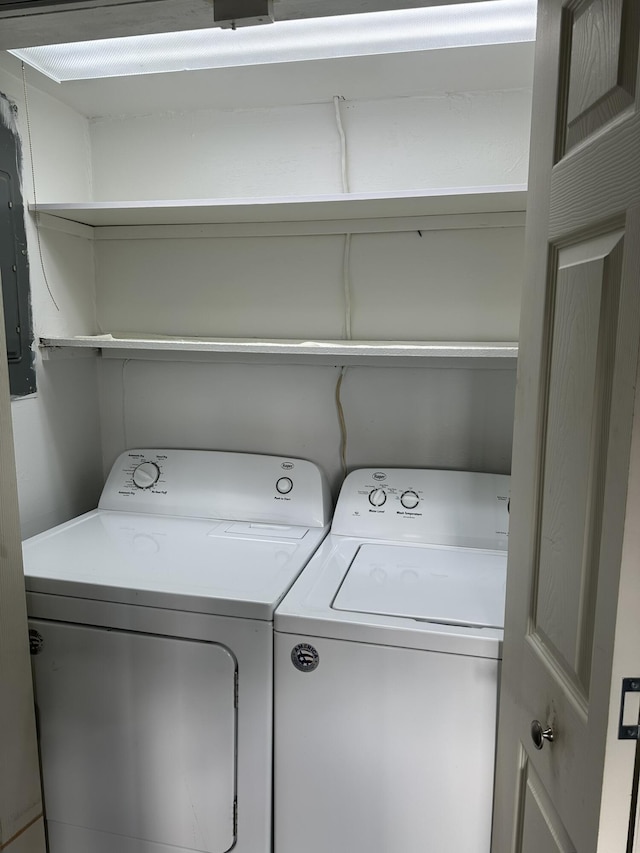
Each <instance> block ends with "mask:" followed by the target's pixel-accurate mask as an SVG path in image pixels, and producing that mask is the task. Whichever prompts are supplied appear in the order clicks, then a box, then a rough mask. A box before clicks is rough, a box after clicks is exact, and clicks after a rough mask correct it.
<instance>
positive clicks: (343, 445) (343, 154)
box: [333, 95, 351, 479]
mask: <svg viewBox="0 0 640 853" xmlns="http://www.w3.org/2000/svg"><path fill="white" fill-rule="evenodd" d="M340 101H344V97H342V96H341V95H334V96H333V108H334V111H335V117H336V127H337V129H338V135H339V136H340V174H341V177H342V192H343V193H348V192H350V190H349V173H348V169H347V137H346V135H345V132H344V127H343V125H342V116H341V114H340ZM350 267H351V234H345V235H344V249H343V253H342V283H343V287H344V331H345V338H346V339H347V340H348V341H349V340H351V276H350ZM346 373H347V368H346V367H345V366H344V365H343V366H342V367H341V368H340V374H339V376H338V381H337V382H336V392H335V398H336V411H337V413H338V423H339V425H340V465H341V466H342V478H343V479H344V478H345V477H346V476H347V422H346V420H345V417H344V409H343V408H342V398H341V391H342V382H343V380H344V377H345V375H346Z"/></svg>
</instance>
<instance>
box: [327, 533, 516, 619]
mask: <svg viewBox="0 0 640 853" xmlns="http://www.w3.org/2000/svg"><path fill="white" fill-rule="evenodd" d="M506 576H507V555H506V553H504V552H499V551H482V550H479V549H476V548H454V547H442V546H440V547H431V546H420V547H418V546H411V545H373V544H365V545H362V546H361V547H360V548H359V549H358V552H357V554H356V556H355V558H354V559H353V562H352V563H351V566H350V568H349V571H348V572H347V574H346V576H345V579H344V581H343V583H342V585H341V587H340V589H339V591H338V594H337V595H336V597H335V599H334V601H333V605H332V607H333V608H334V609H335V610H346V611H351V612H355V613H375V614H378V615H384V616H400V617H406V618H409V619H416V620H420V621H425V622H439V623H443V624H446V625H468V626H473V627H479V628H503V627H504V601H505V585H506Z"/></svg>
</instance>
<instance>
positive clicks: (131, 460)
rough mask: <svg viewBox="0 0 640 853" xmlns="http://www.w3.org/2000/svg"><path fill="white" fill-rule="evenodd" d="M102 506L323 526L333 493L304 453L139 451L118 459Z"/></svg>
mask: <svg viewBox="0 0 640 853" xmlns="http://www.w3.org/2000/svg"><path fill="white" fill-rule="evenodd" d="M99 508H100V509H110V510H118V511H120V512H127V511H129V512H137V513H149V514H157V515H176V516H184V517H190V518H216V519H230V520H233V521H249V522H251V521H255V522H270V523H275V524H290V525H303V526H305V527H324V526H326V525H327V524H328V523H329V520H330V511H331V498H330V493H329V488H328V485H327V483H326V480H325V477H324V475H323V474H322V472H321V471H320V469H319V468H318V466H317V465H314V464H313V463H312V462H307V461H306V460H304V459H290V458H285V457H280V456H261V455H258V454H254V453H230V452H225V451H216V450H164V449H163V450H158V449H136V450H128V451H126V452H125V453H123V454H121V455H120V456H119V457H118V459H117V460H116V461H115V463H114V465H113V468H112V469H111V473H110V474H109V477H108V479H107V482H106V484H105V487H104V490H103V492H102V497H101V498H100V503H99Z"/></svg>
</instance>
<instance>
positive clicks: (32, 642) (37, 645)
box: [29, 628, 44, 655]
mask: <svg viewBox="0 0 640 853" xmlns="http://www.w3.org/2000/svg"><path fill="white" fill-rule="evenodd" d="M43 646H44V637H43V636H42V634H40V633H39V632H38V631H36V629H35V628H30V629H29V651H30V652H31V654H32V655H39V654H40V652H41V651H42V647H43Z"/></svg>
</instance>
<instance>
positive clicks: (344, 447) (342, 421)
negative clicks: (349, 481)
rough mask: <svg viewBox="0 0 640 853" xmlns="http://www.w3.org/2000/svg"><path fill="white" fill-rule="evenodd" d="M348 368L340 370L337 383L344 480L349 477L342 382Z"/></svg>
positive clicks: (337, 406)
mask: <svg viewBox="0 0 640 853" xmlns="http://www.w3.org/2000/svg"><path fill="white" fill-rule="evenodd" d="M347 369H348V368H346V367H344V366H343V367H341V368H340V375H339V376H338V381H337V382H336V411H337V412H338V423H339V424H340V465H341V466H342V479H343V480H344V478H345V477H346V476H347V422H346V420H345V417H344V409H343V408H342V399H341V392H342V381H343V379H344V377H345V375H346V372H347Z"/></svg>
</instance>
